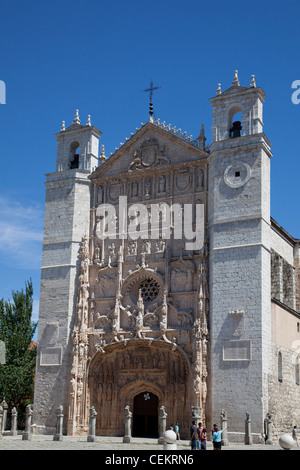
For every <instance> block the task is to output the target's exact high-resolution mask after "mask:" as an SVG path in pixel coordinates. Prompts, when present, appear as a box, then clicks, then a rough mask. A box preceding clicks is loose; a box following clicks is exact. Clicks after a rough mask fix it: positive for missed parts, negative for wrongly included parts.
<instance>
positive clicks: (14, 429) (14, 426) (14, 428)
mask: <svg viewBox="0 0 300 470" xmlns="http://www.w3.org/2000/svg"><path fill="white" fill-rule="evenodd" d="M11 435H12V436H17V435H18V411H17V408H16V407H15V406H14V407H13V409H12V410H11Z"/></svg>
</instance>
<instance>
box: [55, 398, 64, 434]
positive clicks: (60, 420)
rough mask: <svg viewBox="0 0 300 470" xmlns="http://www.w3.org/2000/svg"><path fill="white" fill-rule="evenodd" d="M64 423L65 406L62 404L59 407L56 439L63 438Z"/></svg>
mask: <svg viewBox="0 0 300 470" xmlns="http://www.w3.org/2000/svg"><path fill="white" fill-rule="evenodd" d="M63 423H64V415H63V407H62V405H60V406H59V407H58V408H57V418H56V432H55V434H54V436H53V440H54V441H62V440H63Z"/></svg>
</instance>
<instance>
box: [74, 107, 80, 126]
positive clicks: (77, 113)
mask: <svg viewBox="0 0 300 470" xmlns="http://www.w3.org/2000/svg"><path fill="white" fill-rule="evenodd" d="M73 124H80V119H79V110H78V109H76V114H75V117H74V119H73Z"/></svg>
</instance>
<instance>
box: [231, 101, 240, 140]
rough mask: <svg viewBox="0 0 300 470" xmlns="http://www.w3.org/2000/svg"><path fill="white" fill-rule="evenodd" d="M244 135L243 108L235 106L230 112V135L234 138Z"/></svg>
mask: <svg viewBox="0 0 300 470" xmlns="http://www.w3.org/2000/svg"><path fill="white" fill-rule="evenodd" d="M241 135H242V110H241V108H240V107H239V106H234V107H233V108H232V109H231V110H230V112H229V137H230V138H231V139H234V138H236V137H241Z"/></svg>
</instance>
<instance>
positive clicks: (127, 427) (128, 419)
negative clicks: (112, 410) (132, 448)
mask: <svg viewBox="0 0 300 470" xmlns="http://www.w3.org/2000/svg"><path fill="white" fill-rule="evenodd" d="M124 411H125V434H124V437H123V442H126V443H129V442H130V441H131V418H132V413H131V411H130V408H129V405H127V406H125V410H124Z"/></svg>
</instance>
